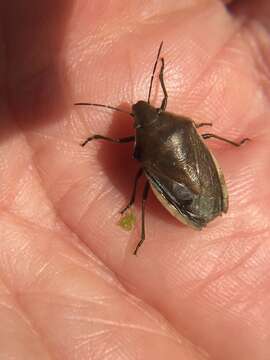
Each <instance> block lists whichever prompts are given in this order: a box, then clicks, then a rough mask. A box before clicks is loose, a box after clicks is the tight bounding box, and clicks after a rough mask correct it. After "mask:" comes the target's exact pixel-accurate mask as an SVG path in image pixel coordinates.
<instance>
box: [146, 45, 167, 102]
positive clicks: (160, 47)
mask: <svg viewBox="0 0 270 360" xmlns="http://www.w3.org/2000/svg"><path fill="white" fill-rule="evenodd" d="M162 45H163V41H161V44H160V45H159V49H158V54H157V58H156V62H155V65H154V68H153V72H152V76H151V80H150V87H149V93H148V99H147V102H148V104H150V96H151V90H152V86H153V80H154V75H155V72H156V68H157V63H158V59H159V55H160V52H161V49H162Z"/></svg>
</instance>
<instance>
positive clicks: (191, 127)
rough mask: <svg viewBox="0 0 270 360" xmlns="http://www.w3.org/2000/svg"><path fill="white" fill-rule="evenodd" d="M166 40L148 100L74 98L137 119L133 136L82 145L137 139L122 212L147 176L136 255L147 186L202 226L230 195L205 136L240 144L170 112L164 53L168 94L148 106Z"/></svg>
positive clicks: (177, 212)
mask: <svg viewBox="0 0 270 360" xmlns="http://www.w3.org/2000/svg"><path fill="white" fill-rule="evenodd" d="M162 45H163V42H161V44H160V46H159V50H158V54H157V58H156V61H155V65H154V68H153V72H152V76H151V80H150V87H149V93H148V100H147V101H142V100H140V101H138V102H137V103H136V104H134V105H133V106H132V112H131V113H129V112H127V111H125V110H122V109H119V108H116V107H113V106H110V105H103V104H95V103H76V104H75V105H88V106H89V105H90V106H99V107H105V108H109V109H112V110H116V111H120V112H125V113H126V112H127V113H128V114H129V115H130V116H132V117H133V118H134V127H135V129H136V133H135V136H134V135H131V136H128V137H125V138H120V139H112V138H109V137H106V136H103V135H92V136H90V137H89V138H87V139H86V140H85V141H84V142H83V143H82V144H81V145H82V146H85V145H86V144H87V143H88V142H89V141H92V140H98V139H101V140H106V141H111V142H115V143H118V144H123V143H128V142H134V153H133V157H134V158H135V159H137V160H138V161H139V162H140V164H141V167H140V169H139V171H138V172H137V175H136V176H135V180H134V185H133V191H132V194H131V198H130V201H129V203H128V204H127V206H126V207H125V208H124V209H123V210H122V211H121V213H122V214H123V213H124V212H125V211H126V210H127V209H129V208H130V206H131V205H132V204H133V203H134V202H135V198H136V190H137V183H138V180H139V178H140V177H141V175H143V174H144V175H145V176H146V182H145V186H144V190H143V195H142V220H141V239H140V241H139V243H138V244H137V246H136V248H135V251H134V254H136V253H137V251H138V249H139V247H140V246H141V245H142V243H143V241H144V239H145V202H146V199H147V195H148V191H149V185H150V186H151V188H152V190H153V192H154V194H155V195H156V197H157V198H158V200H159V201H160V202H161V204H162V205H163V206H164V207H165V208H166V209H167V210H168V211H169V212H170V213H171V214H172V215H173V216H175V217H176V218H177V219H178V220H179V221H181V222H182V223H184V224H186V225H189V226H191V227H192V228H194V229H198V230H200V229H202V228H203V227H204V226H206V225H207V224H208V223H209V222H210V221H212V220H213V219H215V218H216V217H217V216H218V215H221V214H222V213H226V212H227V210H228V194H227V189H226V184H225V180H224V176H223V173H222V170H221V168H220V167H219V165H218V163H217V161H216V160H215V158H214V156H213V154H212V153H211V151H210V150H209V149H208V147H207V146H206V145H205V143H204V141H203V140H205V139H209V138H215V139H218V140H221V141H225V142H227V143H229V144H231V145H234V146H240V145H242V144H243V143H244V142H245V141H247V140H249V139H248V138H244V139H243V140H242V141H240V142H239V143H237V142H234V141H231V140H228V139H226V138H223V137H221V136H218V135H215V134H212V133H205V134H201V135H200V134H199V133H198V132H197V128H199V127H202V126H207V125H209V126H211V125H212V124H211V123H200V124H196V123H195V122H194V121H193V120H192V119H190V118H188V117H185V116H181V115H176V114H173V113H170V112H167V111H166V106H167V100H168V94H167V91H166V87H165V84H164V79H163V76H164V58H161V68H160V72H159V81H160V84H161V87H162V90H163V94H164V98H163V100H162V103H161V105H160V107H159V108H155V107H153V106H152V105H150V96H151V90H152V84H153V79H154V74H155V71H156V68H157V63H158V60H159V56H160V52H161V49H162Z"/></svg>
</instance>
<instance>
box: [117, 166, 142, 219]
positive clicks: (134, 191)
mask: <svg viewBox="0 0 270 360" xmlns="http://www.w3.org/2000/svg"><path fill="white" fill-rule="evenodd" d="M142 173H143V169H142V168H140V169H139V171H138V172H137V174H136V176H135V179H134V185H133V190H132V194H131V198H130V200H129V203H128V204H127V206H126V207H125V208H124V209H123V210H121V211H120V213H121V214H124V212H125V211H126V210H127V209H129V208H130V207H131V205H133V204H134V202H135V198H136V191H137V184H138V180H139V178H140V177H141V176H142Z"/></svg>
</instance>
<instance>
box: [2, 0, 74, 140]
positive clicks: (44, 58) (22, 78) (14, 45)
mask: <svg viewBox="0 0 270 360" xmlns="http://www.w3.org/2000/svg"><path fill="white" fill-rule="evenodd" d="M73 2H74V0H46V1H43V0H22V1H17V0H9V1H3V2H2V4H1V10H2V11H1V13H2V18H1V21H2V34H1V41H2V44H1V46H2V47H3V48H4V51H3V60H2V61H1V63H2V69H1V68H0V74H2V76H3V79H4V81H3V80H1V83H2V86H1V90H0V96H1V98H2V99H1V100H2V101H1V103H2V104H3V105H2V106H1V108H2V109H1V113H2V115H1V116H4V117H5V118H10V119H11V120H12V121H14V122H15V123H18V124H19V126H20V127H22V128H23V129H27V128H33V127H36V126H42V124H43V123H44V125H47V124H48V122H49V121H54V120H55V121H56V120H58V119H59V116H61V115H63V114H64V113H65V111H67V110H69V109H70V100H69V97H70V95H69V94H70V86H69V84H68V81H67V79H66V71H65V63H64V59H63V56H62V48H63V43H64V39H65V33H66V27H67V22H68V19H69V16H70V14H71V11H72V7H73ZM0 67H1V65H0ZM0 76H1V75H0ZM2 76H1V77H2ZM6 104H7V108H6ZM4 124H5V125H3V124H2V126H6V127H8V129H2V130H5V131H0V134H1V133H2V134H3V135H2V136H3V137H5V139H6V138H7V137H9V136H12V132H13V131H15V130H14V126H9V121H6V122H4ZM9 130H10V131H9ZM7 134H8V135H7ZM0 136H1V135H0Z"/></svg>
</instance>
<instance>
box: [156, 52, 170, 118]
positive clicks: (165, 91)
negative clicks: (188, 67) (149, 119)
mask: <svg viewBox="0 0 270 360" xmlns="http://www.w3.org/2000/svg"><path fill="white" fill-rule="evenodd" d="M163 74H164V59H163V58H161V68H160V73H159V81H160V84H161V87H162V90H163V93H164V98H163V100H162V103H161V107H160V108H159V109H158V112H159V113H160V112H161V111H165V109H166V107H167V101H168V93H167V90H166V87H165V84H164V78H163Z"/></svg>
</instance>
